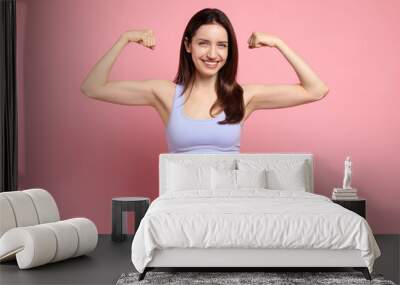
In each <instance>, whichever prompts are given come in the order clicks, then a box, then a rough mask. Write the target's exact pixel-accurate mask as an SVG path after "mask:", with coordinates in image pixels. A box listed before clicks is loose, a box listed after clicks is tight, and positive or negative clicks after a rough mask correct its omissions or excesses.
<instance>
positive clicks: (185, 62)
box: [173, 8, 244, 124]
mask: <svg viewBox="0 0 400 285" xmlns="http://www.w3.org/2000/svg"><path fill="white" fill-rule="evenodd" d="M206 24H220V25H221V26H223V27H224V28H225V30H226V31H227V33H228V57H227V60H226V62H225V64H224V66H223V67H222V68H221V69H220V70H219V71H218V76H217V80H216V86H215V88H216V93H217V101H216V102H214V104H213V105H212V106H211V109H210V116H211V117H214V116H213V115H212V110H213V109H214V108H216V107H217V106H218V105H219V106H220V107H221V108H222V109H223V110H224V112H225V115H226V118H225V120H223V121H219V122H218V124H236V123H239V122H240V121H241V120H242V119H243V117H244V103H243V88H242V87H241V86H240V85H239V84H238V83H237V82H236V74H237V68H238V59H239V54H238V47H237V41H236V35H235V32H234V30H233V27H232V24H231V22H230V21H229V19H228V17H227V16H226V15H225V14H224V13H223V12H222V11H221V10H218V9H212V8H205V9H203V10H200V11H199V12H197V13H196V14H194V15H193V17H192V18H191V19H190V21H189V23H188V24H187V26H186V28H185V31H184V33H183V36H182V41H181V49H180V56H179V68H178V72H177V74H176V77H175V79H174V81H173V82H174V83H176V84H181V85H183V86H184V90H183V91H182V96H183V93H185V91H186V90H187V88H188V87H189V85H191V86H192V88H193V83H194V80H195V70H196V67H195V66H194V63H193V60H192V57H191V54H190V53H188V52H187V51H186V49H185V43H184V41H185V38H188V41H189V42H191V41H192V37H193V36H194V35H195V33H196V31H197V30H198V29H199V28H200V26H202V25H206ZM190 83H192V84H190ZM191 91H192V89H191V90H190V92H191ZM189 95H190V94H189Z"/></svg>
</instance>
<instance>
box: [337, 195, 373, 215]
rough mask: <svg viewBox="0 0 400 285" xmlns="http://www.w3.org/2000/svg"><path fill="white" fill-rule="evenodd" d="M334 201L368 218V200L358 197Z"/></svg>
mask: <svg viewBox="0 0 400 285" xmlns="http://www.w3.org/2000/svg"><path fill="white" fill-rule="evenodd" d="M332 202H334V203H336V204H339V205H340V206H342V207H344V208H346V209H349V210H350V211H353V212H354V213H356V214H359V215H360V216H361V217H363V218H364V219H366V216H367V215H366V200H365V199H363V198H358V199H356V200H337V199H332Z"/></svg>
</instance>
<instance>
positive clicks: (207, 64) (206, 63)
mask: <svg viewBox="0 0 400 285" xmlns="http://www.w3.org/2000/svg"><path fill="white" fill-rule="evenodd" d="M202 62H204V64H205V65H206V66H207V67H210V68H215V67H217V65H218V63H219V61H207V60H202Z"/></svg>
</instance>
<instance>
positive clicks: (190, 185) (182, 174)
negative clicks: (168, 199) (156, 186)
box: [166, 159, 235, 191]
mask: <svg viewBox="0 0 400 285" xmlns="http://www.w3.org/2000/svg"><path fill="white" fill-rule="evenodd" d="M212 167H213V168H216V169H234V168H235V161H234V160H230V161H214V162H210V161H203V160H197V161H195V160H190V159H186V160H178V161H176V162H171V161H170V162H168V164H167V181H166V182H167V183H166V184H167V185H166V188H167V191H185V190H193V189H196V190H204V189H205V190H210V189H211V168H212Z"/></svg>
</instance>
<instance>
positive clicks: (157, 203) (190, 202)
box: [132, 188, 381, 272]
mask: <svg viewBox="0 0 400 285" xmlns="http://www.w3.org/2000/svg"><path fill="white" fill-rule="evenodd" d="M170 247H178V248H188V247H194V248H303V249H304V248H306V249H312V248H318V249H358V250H360V251H361V256H362V258H363V259H364V260H365V263H366V266H367V267H368V269H369V271H370V272H372V268H373V264H374V261H375V259H376V258H377V257H379V256H380V254H381V253H380V250H379V247H378V245H377V243H376V241H375V239H374V236H373V234H372V231H371V229H370V227H369V225H368V223H367V221H366V220H365V219H364V218H362V217H361V216H359V215H357V214H355V213H353V212H351V211H349V210H347V209H344V208H342V207H341V206H339V205H338V204H335V203H333V202H332V201H331V200H330V199H329V198H327V197H325V196H321V195H317V194H313V193H308V192H300V191H284V190H266V189H257V188H246V189H241V190H240V191H229V190H227V191H221V190H219V191H218V192H212V191H196V190H193V191H179V192H167V193H165V194H163V195H161V196H160V197H158V198H157V199H155V200H154V201H153V202H152V204H151V205H150V207H149V209H148V211H147V213H146V215H145V217H144V218H143V219H142V221H141V223H140V226H139V228H138V230H137V232H136V234H135V237H134V239H133V242H132V262H133V265H134V266H135V268H136V269H137V270H138V271H139V272H143V270H144V268H145V267H146V265H147V264H148V263H149V262H150V261H151V259H152V256H153V251H154V249H156V248H158V249H163V248H170Z"/></svg>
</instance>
